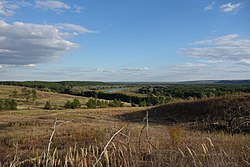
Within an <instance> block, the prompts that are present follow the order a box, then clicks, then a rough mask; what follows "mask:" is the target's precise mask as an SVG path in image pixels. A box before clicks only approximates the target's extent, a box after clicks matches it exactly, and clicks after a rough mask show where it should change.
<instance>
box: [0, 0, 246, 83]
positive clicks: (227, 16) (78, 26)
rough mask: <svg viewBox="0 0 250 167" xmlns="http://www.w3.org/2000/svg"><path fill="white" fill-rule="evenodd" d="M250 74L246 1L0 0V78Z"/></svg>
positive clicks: (193, 77) (186, 77)
mask: <svg viewBox="0 0 250 167" xmlns="http://www.w3.org/2000/svg"><path fill="white" fill-rule="evenodd" d="M208 79H250V1H248V0H220V1H209V0H174V1H167V0H157V1H155V0H106V1H103V0H74V1H73V0H71V1H70V0H29V1H28V0H0V80H48V81H58V80H95V81H135V82H136V81H154V82H155V81H166V82H168V81H187V80H208Z"/></svg>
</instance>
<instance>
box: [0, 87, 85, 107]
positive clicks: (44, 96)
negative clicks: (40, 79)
mask: <svg viewBox="0 0 250 167" xmlns="http://www.w3.org/2000/svg"><path fill="white" fill-rule="evenodd" d="M22 88H23V87H19V86H5V85H0V95H1V96H0V98H9V95H10V94H11V92H12V91H13V90H14V89H16V90H17V91H18V94H19V95H20V94H21V89H22ZM28 89H29V90H32V89H30V88H28ZM36 92H37V100H36V104H35V105H34V103H27V102H26V101H25V100H24V99H23V98H22V97H20V96H19V97H18V98H17V101H18V104H19V105H18V109H42V108H43V107H44V105H45V103H46V101H50V102H51V104H52V106H57V107H62V106H64V104H65V102H66V101H67V100H70V101H73V100H74V99H75V98H77V99H79V101H80V102H81V103H82V104H86V102H87V101H88V99H89V98H86V97H79V96H72V95H67V94H60V93H53V92H45V91H39V90H36Z"/></svg>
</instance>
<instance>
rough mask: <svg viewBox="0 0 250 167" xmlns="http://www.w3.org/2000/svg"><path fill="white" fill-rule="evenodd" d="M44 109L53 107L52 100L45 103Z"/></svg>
mask: <svg viewBox="0 0 250 167" xmlns="http://www.w3.org/2000/svg"><path fill="white" fill-rule="evenodd" d="M44 109H46V110H51V109H52V106H51V104H50V101H47V102H46V103H45V106H44Z"/></svg>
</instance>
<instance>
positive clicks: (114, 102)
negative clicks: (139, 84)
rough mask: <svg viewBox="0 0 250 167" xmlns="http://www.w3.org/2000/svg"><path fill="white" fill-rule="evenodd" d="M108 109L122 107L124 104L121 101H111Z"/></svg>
mask: <svg viewBox="0 0 250 167" xmlns="http://www.w3.org/2000/svg"><path fill="white" fill-rule="evenodd" d="M109 106H110V107H124V104H123V103H122V102H121V100H116V99H115V100H113V101H112V102H110V103H109Z"/></svg>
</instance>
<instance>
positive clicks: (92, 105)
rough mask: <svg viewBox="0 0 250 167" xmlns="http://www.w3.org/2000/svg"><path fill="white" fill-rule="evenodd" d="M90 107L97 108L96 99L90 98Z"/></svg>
mask: <svg viewBox="0 0 250 167" xmlns="http://www.w3.org/2000/svg"><path fill="white" fill-rule="evenodd" d="M86 105H87V107H88V108H96V107H97V100H96V99H93V98H91V99H89V101H88V102H87V103H86Z"/></svg>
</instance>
